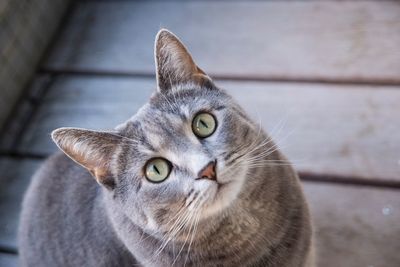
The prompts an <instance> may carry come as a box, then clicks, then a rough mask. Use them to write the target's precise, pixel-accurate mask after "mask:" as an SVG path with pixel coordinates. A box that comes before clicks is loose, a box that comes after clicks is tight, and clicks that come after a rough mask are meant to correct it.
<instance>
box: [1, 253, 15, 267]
mask: <svg viewBox="0 0 400 267" xmlns="http://www.w3.org/2000/svg"><path fill="white" fill-rule="evenodd" d="M0 266H3V267H17V266H18V256H17V255H13V254H6V253H0Z"/></svg>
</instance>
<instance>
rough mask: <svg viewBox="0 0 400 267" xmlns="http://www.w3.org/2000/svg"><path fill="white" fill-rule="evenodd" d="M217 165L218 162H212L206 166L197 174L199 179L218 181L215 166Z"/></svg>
mask: <svg viewBox="0 0 400 267" xmlns="http://www.w3.org/2000/svg"><path fill="white" fill-rule="evenodd" d="M216 164H217V161H216V160H214V161H210V162H209V163H208V164H207V165H206V166H204V168H203V169H201V170H200V171H199V173H198V174H197V178H196V180H198V179H209V180H214V181H216V180H217V175H216V173H215V165H216Z"/></svg>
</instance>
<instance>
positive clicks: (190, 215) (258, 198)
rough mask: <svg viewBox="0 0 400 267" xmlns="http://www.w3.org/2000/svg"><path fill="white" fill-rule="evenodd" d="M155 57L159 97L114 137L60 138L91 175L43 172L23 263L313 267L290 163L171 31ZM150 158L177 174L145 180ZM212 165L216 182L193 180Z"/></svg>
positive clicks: (26, 220) (24, 239) (72, 168)
mask: <svg viewBox="0 0 400 267" xmlns="http://www.w3.org/2000/svg"><path fill="white" fill-rule="evenodd" d="M155 57H156V66H157V85H158V90H157V92H155V93H154V94H153V96H152V97H151V99H150V101H149V103H148V104H146V105H145V106H143V107H142V108H141V109H140V110H139V112H138V113H137V114H136V115H135V116H133V117H132V118H131V119H130V120H128V121H127V122H126V123H124V124H122V125H120V126H118V127H117V128H116V130H115V131H114V132H97V131H89V130H84V129H73V128H61V129H58V130H56V131H54V132H53V134H52V137H53V140H54V141H55V142H56V144H57V145H58V146H59V148H60V149H61V150H62V151H63V152H64V153H65V154H66V155H68V156H69V157H70V158H72V159H73V160H74V161H75V162H77V163H79V164H80V165H82V166H83V167H85V168H86V169H84V168H82V167H81V166H79V165H78V164H76V163H75V162H73V161H72V160H71V159H70V158H68V157H66V156H65V155H64V154H61V153H59V154H56V155H54V156H52V157H51V158H50V159H49V160H47V161H46V162H45V164H44V165H43V166H42V167H41V168H40V170H39V171H38V172H37V173H36V175H35V176H34V178H33V181H32V184H31V185H30V187H29V190H28V192H27V194H26V197H25V200H24V202H23V210H22V216H21V225H20V229H19V247H20V259H21V265H22V266H96V267H100V266H172V265H174V266H185V265H186V266H280V267H289V266H291V267H299V266H307V267H309V266H312V264H313V263H312V249H311V247H312V244H311V223H310V218H309V212H308V207H307V204H306V202H305V199H304V196H303V193H302V189H301V186H300V184H299V179H298V176H297V174H296V173H295V171H294V170H293V169H292V167H291V166H290V165H289V164H285V163H287V160H286V158H285V157H284V156H283V155H282V154H281V153H280V152H279V151H278V150H277V149H276V145H275V144H274V143H273V142H272V141H271V139H270V138H269V137H268V136H267V135H266V134H265V133H264V132H263V131H262V130H261V129H260V126H259V125H257V124H256V123H254V122H252V121H251V120H250V119H249V118H248V116H247V115H246V114H245V112H244V111H243V110H242V108H241V107H239V106H238V105H237V104H236V103H235V102H234V100H232V98H231V97H230V96H229V95H228V94H227V93H226V92H225V91H223V90H222V89H219V88H217V87H216V86H215V85H214V83H213V82H212V80H211V79H210V77H208V76H207V75H206V74H205V73H204V72H203V71H202V70H201V69H199V68H198V67H197V66H196V65H195V63H194V62H193V60H192V58H191V56H190V55H189V53H188V52H187V50H186V48H185V47H184V46H183V44H182V43H181V42H180V41H179V40H178V39H177V37H176V36H174V35H173V34H172V33H170V32H168V31H167V30H161V31H160V32H159V33H158V35H157V37H156V46H155ZM199 111H208V112H211V113H213V115H214V116H215V117H216V119H217V123H218V125H217V129H216V131H215V133H213V134H212V135H211V136H210V137H208V138H205V139H199V138H197V137H196V136H195V135H194V134H193V132H192V128H191V121H192V118H193V116H194V115H195V114H196V113H197V112H199ZM153 157H163V158H166V159H168V160H169V161H170V162H171V163H172V165H173V167H172V172H171V174H170V176H169V177H168V178H167V179H166V180H165V181H164V182H162V183H157V184H156V183H151V182H149V181H148V180H146V179H145V177H144V174H143V166H144V165H145V163H146V161H147V160H149V159H150V158H153ZM212 160H217V166H216V173H217V181H211V180H208V179H197V180H196V178H197V173H198V172H199V170H201V168H202V167H204V166H205V165H206V164H207V163H208V162H210V161H212ZM91 174H92V175H91ZM91 176H93V177H94V178H95V179H96V180H97V182H98V183H96V182H95V180H94V179H93V177H91ZM167 241H168V242H167Z"/></svg>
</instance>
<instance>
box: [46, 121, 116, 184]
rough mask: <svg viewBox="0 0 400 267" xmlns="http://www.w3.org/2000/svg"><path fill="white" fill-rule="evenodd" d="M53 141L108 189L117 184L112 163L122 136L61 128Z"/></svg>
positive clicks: (56, 132)
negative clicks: (112, 170)
mask: <svg viewBox="0 0 400 267" xmlns="http://www.w3.org/2000/svg"><path fill="white" fill-rule="evenodd" d="M51 137H52V139H53V141H54V142H55V143H56V144H57V146H58V147H59V148H60V149H61V150H62V151H63V152H64V153H65V154H66V155H67V156H68V157H70V158H71V159H72V160H74V161H75V162H77V163H78V164H80V165H82V166H83V167H85V168H86V169H88V170H89V172H90V173H91V174H92V175H93V176H94V177H95V178H96V180H97V182H98V183H99V184H101V185H104V186H105V187H106V188H107V189H113V188H114V186H115V177H113V174H112V172H111V164H112V162H113V160H114V157H115V156H116V155H117V154H118V150H119V148H120V147H121V146H122V144H123V138H124V137H122V136H119V135H117V134H114V133H110V132H97V131H91V130H86V129H78V128H59V129H56V130H54V131H53V132H52V133H51Z"/></svg>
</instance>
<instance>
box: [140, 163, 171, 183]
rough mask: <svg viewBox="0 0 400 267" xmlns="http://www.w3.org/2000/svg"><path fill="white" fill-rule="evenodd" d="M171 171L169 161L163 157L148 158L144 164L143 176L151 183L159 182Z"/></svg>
mask: <svg viewBox="0 0 400 267" xmlns="http://www.w3.org/2000/svg"><path fill="white" fill-rule="evenodd" d="M170 172H171V163H170V162H169V161H167V160H166V159H163V158H154V159H151V160H149V161H148V162H147V163H146V166H145V176H146V178H147V180H149V181H150V182H153V183H160V182H162V181H164V180H165V179H167V178H168V175H169V174H170Z"/></svg>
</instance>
